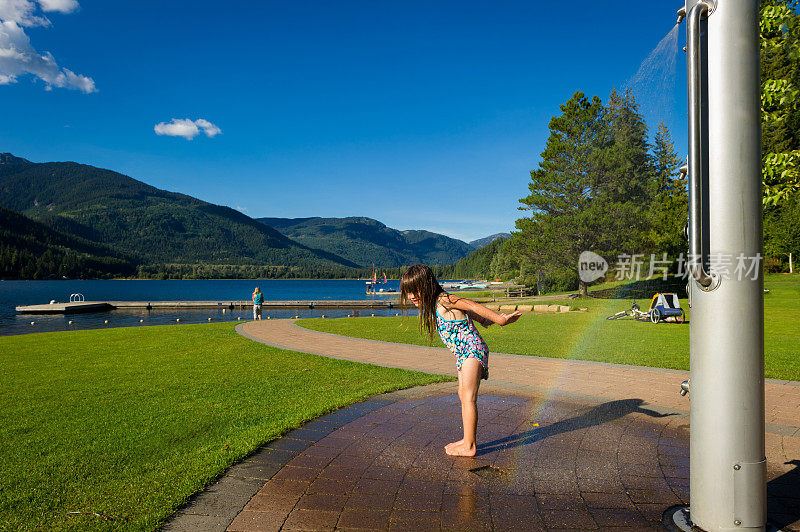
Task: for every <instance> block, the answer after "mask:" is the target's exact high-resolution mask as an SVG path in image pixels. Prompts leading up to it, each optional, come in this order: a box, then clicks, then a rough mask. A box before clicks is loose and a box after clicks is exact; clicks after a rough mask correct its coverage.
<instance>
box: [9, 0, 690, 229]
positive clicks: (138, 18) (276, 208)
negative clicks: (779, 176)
mask: <svg viewBox="0 0 800 532" xmlns="http://www.w3.org/2000/svg"><path fill="white" fill-rule="evenodd" d="M26 6H27V7H28V12H27V14H25V13H23V12H22V11H20V9H23V10H24V8H25V7H26ZM553 7H555V9H553ZM620 7H621V5H620V4H619V2H598V1H596V0H594V1H590V0H586V1H575V2H570V3H563V2H559V3H547V4H545V3H543V2H531V1H522V2H513V1H504V2H491V3H490V2H467V1H461V2H412V1H404V2H375V1H370V2H366V1H365V2H356V1H336V2H331V1H320V2H306V1H288V0H287V1H283V2H276V1H269V2H267V1H264V2H261V1H259V2H230V1H229V2H203V1H199V0H198V1H192V2H184V1H170V2H156V1H146V0H138V1H135V2H129V1H114V2H108V1H102V2H101V1H88V0H83V1H78V2H76V0H39V3H36V2H35V1H33V0H0V19H2V20H4V24H3V26H0V52H2V50H3V48H4V46H5V48H6V49H9V48H14V47H16V48H15V49H16V50H17V51H19V50H20V47H21V46H22V44H24V42H23V41H24V38H25V37H27V38H28V39H29V41H30V43H29V47H30V51H31V53H34V52H35V53H36V54H38V56H41V55H44V54H45V53H46V52H49V53H50V54H52V55H51V56H49V57H51V58H52V59H51V61H49V62H47V61H45V63H46V64H43V65H42V66H41V67H40V68H39V67H37V68H38V70H35V72H34V73H28V72H25V71H24V70H22V71H20V70H19V69H18V68H17V67H18V65H15V64H13V63H9V62H8V61H9V60H8V59H6V60H5V61H6V62H3V61H4V60H2V59H0V152H3V151H7V152H11V153H14V154H15V155H18V156H21V157H25V158H27V159H30V160H32V161H35V162H44V161H77V162H81V163H86V164H92V165H95V166H99V167H104V168H110V169H112V170H116V171H119V172H122V173H124V174H127V175H129V176H131V177H134V178H136V179H139V180H141V181H144V182H146V183H148V184H151V185H153V186H156V187H159V188H164V189H167V190H171V191H177V192H182V193H185V194H189V195H192V196H196V197H198V198H201V199H203V200H206V201H210V202H213V203H218V204H223V205H228V206H231V207H234V208H238V209H240V210H242V211H243V212H245V213H246V214H248V215H250V216H253V217H260V216H277V217H304V216H369V217H371V218H376V219H378V220H380V221H382V222H384V223H386V224H387V225H388V226H390V227H395V228H397V229H428V230H431V231H436V232H441V233H444V234H448V235H450V236H454V237H456V238H461V239H465V240H472V239H476V238H480V237H483V236H486V235H489V234H492V233H496V232H501V231H510V230H512V229H513V227H514V221H515V220H516V219H517V218H519V217H520V216H521V215H522V214H523V213H522V212H521V211H519V210H517V206H518V205H519V204H518V200H519V199H520V198H521V197H523V196H525V195H527V184H528V182H529V180H530V176H529V172H530V170H532V169H534V168H535V167H536V165H537V162H538V161H539V154H540V153H541V152H542V150H543V149H544V147H545V142H546V140H547V136H548V129H547V124H548V121H549V119H550V118H551V117H552V116H553V115H555V114H558V112H559V110H558V105H559V104H561V103H563V102H564V101H566V100H567V99H568V98H570V97H571V95H572V94H573V93H574V92H575V91H576V90H581V91H583V92H585V93H587V94H589V95H595V94H596V95H598V96H600V97H601V98H603V100H605V99H606V98H607V96H608V93H609V92H610V91H611V89H612V88H614V87H616V88H620V87H623V86H624V85H625V84H626V82H627V81H628V80H629V79H630V78H631V77H632V76H634V74H635V73H636V71H637V69H638V68H639V65H640V64H641V63H642V61H643V60H644V59H645V58H646V57H647V55H648V54H649V53H650V52H651V51H652V50H653V49H654V48H655V47H656V45H657V44H658V43H659V41H660V40H661V39H662V37H664V36H665V35H666V34H667V33H668V32H669V31H670V29H671V28H672V27H673V26H674V23H675V11H676V9H677V8H678V7H679V2H672V1H661V0H659V1H657V2H650V3H645V4H641V5H637V8H638V9H637V11H636V12H634V13H631V12H629V11H626V12H624V11H622V10H621V9H620ZM12 8H16V11H14V10H13V9H12ZM4 10H5V15H4V14H3V13H4ZM3 17H5V18H3ZM25 17H27V18H25ZM44 19H46V20H44ZM9 20H11V22H9ZM47 21H49V24H48V23H47ZM12 25H13V26H12ZM3 31H5V40H4V37H3V33H2V32H3ZM680 33H681V37H680V38H679V44H680V46H682V45H683V36H682V33H683V28H681V32H680ZM15 39H16V40H15ZM9 43H11V44H9ZM20 43H22V44H20ZM8 55H9V54H6V56H8ZM0 56H2V54H0ZM15 68H17V70H14V69H15ZM684 69H685V63H684V58H683V55H682V52H681V53H680V55H679V56H678V57H677V68H676V78H675V84H674V87H670V86H669V85H670V84H669V83H667V84H665V85H666V87H662V88H661V89H659V90H662V89H666V90H667V91H668V92H669V93H670V96H671V97H672V98H673V99H674V102H670V103H668V104H666V105H665V104H663V101H664V95H663V94H662V95H658V94H645V95H640V98H641V99H642V100H643V103H645V111H646V113H645V115H646V118H647V119H648V123H649V124H650V126H651V129H654V128H655V125H656V123H657V121H658V120H660V119H663V120H665V121H666V122H667V125H668V126H669V127H670V129H671V130H672V133H673V137H674V138H675V140H676V143H677V146H678V151H679V153H680V152H683V151H685V148H683V146H684V145H685V137H686V135H685V131H684V129H685V118H684V111H683V109H684V108H683V106H684V105H685V103H684V96H683V95H684V92H685V89H684V85H683V83H684V79H685V76H684ZM4 76H5V77H4ZM9 76H12V77H13V79H11V78H9ZM667 100H669V98H667ZM173 119H178V120H182V119H187V120H192V121H195V120H198V119H202V120H206V121H208V124H210V125H209V126H207V127H198V129H197V134H196V136H194V137H193V138H192V139H191V140H187V138H185V137H182V136H170V135H165V134H162V135H157V134H156V132H155V130H154V128H155V127H156V125H157V124H164V125H165V126H162V131H164V129H166V131H168V132H169V131H174V128H170V127H169V124H170V123H171V121H172V120H173ZM201 125H206V123H205V122H201ZM211 126H215V127H216V128H219V130H221V133H219V134H214V133H215V131H214V130H213V129H212V128H211ZM190 127H192V128H194V127H196V126H195V125H190ZM204 131H205V132H208V133H211V134H212V136H209V135H207V134H206V133H204Z"/></svg>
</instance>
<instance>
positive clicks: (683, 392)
mask: <svg viewBox="0 0 800 532" xmlns="http://www.w3.org/2000/svg"><path fill="white" fill-rule="evenodd" d="M688 394H689V381H688V380H685V381H683V382H682V383H681V396H682V397H685V396H686V395H688Z"/></svg>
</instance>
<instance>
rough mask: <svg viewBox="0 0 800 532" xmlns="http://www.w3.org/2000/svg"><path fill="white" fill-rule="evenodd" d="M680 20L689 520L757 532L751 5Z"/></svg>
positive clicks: (756, 105) (756, 145) (700, 10)
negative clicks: (685, 91) (684, 96)
mask: <svg viewBox="0 0 800 532" xmlns="http://www.w3.org/2000/svg"><path fill="white" fill-rule="evenodd" d="M684 16H685V17H686V22H687V38H686V42H687V45H686V51H687V62H688V68H687V73H688V80H687V82H688V85H689V191H690V213H689V218H690V223H689V226H690V247H691V249H690V255H691V256H690V261H691V260H692V259H697V260H696V261H695V262H693V263H692V265H691V267H690V272H691V279H690V282H689V285H690V286H689V289H690V291H691V301H692V312H691V325H690V327H691V332H690V366H691V392H690V398H691V406H690V426H691V434H690V498H691V503H690V519H691V524H692V525H694V526H695V527H698V528H700V529H702V530H706V531H723V530H731V531H733V530H764V529H765V525H766V517H767V516H766V459H765V451H764V312H763V297H764V295H763V278H762V274H761V269H762V264H761V252H762V242H761V235H762V229H761V123H760V108H761V106H760V90H761V87H760V77H759V31H758V0H706V1H698V0H686V4H685V7H684V8H682V9H681V10H680V11H679V22H680V19H682V18H683V17H684ZM745 268H747V271H745ZM752 268H755V271H753V269H752ZM726 270H727V271H726Z"/></svg>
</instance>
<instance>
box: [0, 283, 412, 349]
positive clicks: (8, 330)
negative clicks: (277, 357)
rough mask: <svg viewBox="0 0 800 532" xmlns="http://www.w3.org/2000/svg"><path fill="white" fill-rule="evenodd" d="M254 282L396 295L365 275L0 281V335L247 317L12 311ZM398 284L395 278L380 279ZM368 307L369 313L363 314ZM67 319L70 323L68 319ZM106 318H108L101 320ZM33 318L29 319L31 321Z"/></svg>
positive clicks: (226, 292) (214, 296) (241, 288)
mask: <svg viewBox="0 0 800 532" xmlns="http://www.w3.org/2000/svg"><path fill="white" fill-rule="evenodd" d="M256 286H258V287H259V288H261V292H262V293H263V294H264V299H265V300H266V301H291V300H311V301H319V300H369V299H378V300H380V299H393V298H396V297H397V296H380V295H378V296H368V295H367V294H366V286H365V284H364V281H359V280H338V279H337V280H330V279H321V280H313V279H287V280H283V279H258V280H252V279H249V280H240V279H234V280H186V281H155V280H153V281H150V280H136V281H114V280H96V281H80V280H64V281H0V336H6V335H11V334H25V333H32V332H45V331H67V330H76V329H98V328H106V327H132V326H142V325H164V324H175V323H179V322H178V321H177V320H178V319H180V323H207V322H208V321H209V320H208V319H209V318H211V321H238V320H237V318H238V319H241V320H247V319H252V317H253V312H252V309H235V310H230V309H226V310H225V311H224V312H223V310H222V309H159V310H147V309H117V310H110V311H104V312H92V313H86V314H54V315H46V314H17V312H16V310H15V307H16V306H17V305H35V304H46V303H49V302H50V301H51V300H56V301H69V296H70V294H74V293H80V294H83V296H84V297H85V298H86V301H192V300H201V301H209V300H211V301H214V300H221V301H225V300H230V301H238V300H249V299H250V296H251V294H252V293H253V289H254V288H255V287H256ZM380 286H381V287H383V288H385V289H387V290H397V289H398V286H399V281H396V280H395V281H392V280H390V281H389V282H388V283H386V284H385V285H380ZM398 312H399V311H398V310H397V309H385V310H384V309H369V310H363V309H362V310H361V314H362V315H365V314H366V315H369V314H373V313H374V314H375V315H376V316H394V315H395V314H397V313H398ZM352 313H353V310H348V309H274V310H267V309H264V311H263V313H262V315H263V317H264V318H266V317H267V316H270V317H272V318H289V317H294V316H298V315H299V316H301V317H319V316H321V315H322V314H325V315H326V316H330V317H343V316H346V315H348V314H352ZM367 313H369V314H367ZM70 321H72V323H69V322H70ZM106 321H107V322H108V323H106ZM31 322H33V325H31Z"/></svg>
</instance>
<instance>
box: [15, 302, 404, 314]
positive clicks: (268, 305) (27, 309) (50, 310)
mask: <svg viewBox="0 0 800 532" xmlns="http://www.w3.org/2000/svg"><path fill="white" fill-rule="evenodd" d="M398 305H399V301H397V300H394V299H393V300H380V301H378V300H375V301H364V300H355V301H346V300H340V301H332V300H331V301H327V300H320V301H264V303H263V305H262V308H263V309H277V308H308V309H314V308H352V309H364V308H374V309H381V308H383V309H385V308H396V307H397V306H398ZM252 307H253V302H252V301H81V302H78V303H49V304H44V305H19V306H18V307H16V309H17V312H19V313H21V314H71V313H77V312H98V311H103V310H113V309H118V308H126V309H137V308H140V309H148V310H152V309H229V310H233V309H245V308H248V309H249V308H252Z"/></svg>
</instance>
